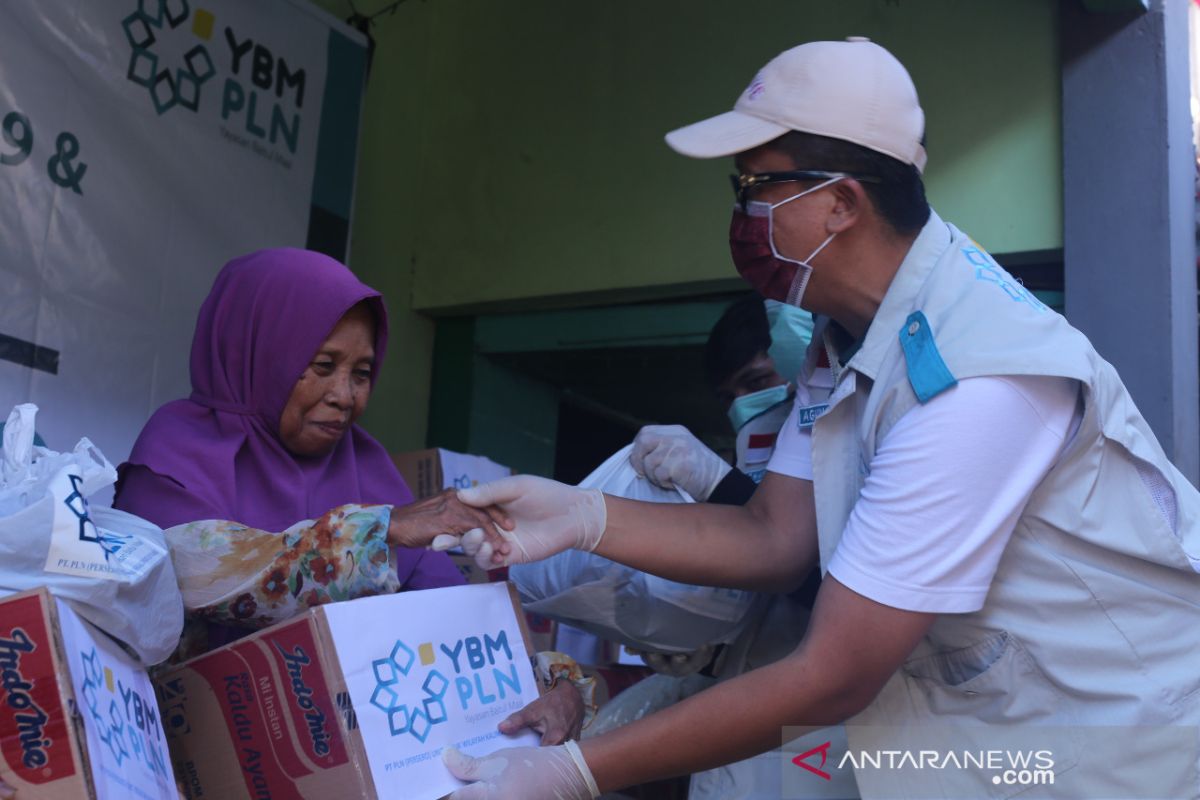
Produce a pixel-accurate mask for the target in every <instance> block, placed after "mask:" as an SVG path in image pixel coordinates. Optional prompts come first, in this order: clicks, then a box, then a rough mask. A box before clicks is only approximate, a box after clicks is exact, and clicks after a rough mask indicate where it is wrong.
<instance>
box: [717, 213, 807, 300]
mask: <svg viewBox="0 0 1200 800" xmlns="http://www.w3.org/2000/svg"><path fill="white" fill-rule="evenodd" d="M756 206H761V209H759V208H756ZM761 210H765V212H766V213H765V214H762V213H755V212H760V211H761ZM729 253H730V255H731V256H733V265H734V266H735V267H737V271H738V274H739V275H741V276H742V278H744V279H745V281H746V282H747V283H749V284H750V285H751V286H753V287H754V291H756V292H758V293H759V294H760V295H762V296H763V297H764V298H766V299H767V300H778V301H779V302H781V303H783V302H787V297H788V292H789V291H790V290H791V288H792V282H793V281H794V280H795V278H796V272H797V271H798V270H799V269H800V267H799V265H797V264H795V263H792V262H788V261H784V260H783V259H781V258H778V257H777V256H776V255H775V248H773V247H772V246H771V206H770V205H769V204H767V203H748V204H747V210H746V211H742V210H741V209H740V208H734V209H733V218H732V219H731V220H730V222H729Z"/></svg>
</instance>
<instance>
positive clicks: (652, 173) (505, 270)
mask: <svg viewBox="0 0 1200 800" xmlns="http://www.w3.org/2000/svg"><path fill="white" fill-rule="evenodd" d="M319 5H322V6H323V7H325V8H326V9H327V10H330V11H332V12H333V13H334V14H336V15H337V16H339V17H343V18H344V17H345V16H347V15H348V13H349V4H348V3H347V2H345V0H320V2H319ZM357 5H358V7H359V8H360V10H363V11H367V12H370V11H373V10H375V9H376V8H379V7H382V6H384V5H385V2H384V0H373V2H372V1H371V0H358V2H357ZM1056 9H1057V3H1056V2H1054V0H836V2H833V1H832V0H820V1H819V0H653V1H652V2H646V1H645V0H640V1H638V2H635V0H609V2H604V3H582V2H574V3H564V2H561V0H521V2H495V0H409V2H406V3H404V4H402V5H401V6H400V7H399V8H398V10H397V11H396V13H395V14H394V15H387V16H383V17H381V18H380V19H379V21H378V24H377V25H376V27H375V28H374V30H373V33H374V36H375V38H376V40H377V42H378V48H377V51H376V56H375V65H374V70H373V72H372V75H371V79H370V84H369V88H368V94H367V100H366V111H365V119H364V124H365V131H364V137H363V148H362V152H361V159H360V166H359V185H358V195H357V204H356V209H355V214H356V217H355V223H354V231H353V240H352V246H353V254H352V262H353V263H352V266H354V268H355V269H356V270H358V271H359V272H360V274H361V275H363V277H364V278H365V279H366V280H367V281H368V282H370V283H372V284H374V285H375V286H377V287H378V288H380V289H381V290H383V291H384V292H385V293H386V295H387V297H388V300H389V305H390V307H391V309H392V314H393V327H394V333H393V339H392V341H393V345H392V351H391V353H390V355H389V357H388V366H387V369H386V371H385V374H384V377H383V379H382V380H381V383H380V386H379V388H378V390H377V394H376V397H375V398H374V400H373V403H372V408H371V410H370V411H368V416H367V419H366V422H367V424H368V425H369V426H370V427H371V429H372V430H373V431H374V432H375V433H376V434H377V435H379V436H381V438H383V439H384V441H385V442H386V443H387V444H388V445H389V446H391V447H392V448H394V449H401V448H403V449H407V448H410V447H418V446H421V445H423V444H424V440H425V419H426V412H427V403H428V396H429V385H430V369H431V366H430V362H431V353H432V348H433V345H432V337H433V328H432V324H431V322H430V321H429V320H428V318H427V317H424V316H421V315H420V314H416V313H414V312H413V311H412V309H419V310H420V311H421V312H424V313H426V314H444V313H451V312H463V311H474V310H489V311H492V310H505V311H511V310H531V309H542V308H550V307H555V306H559V307H562V306H572V305H576V306H577V305H596V304H601V303H612V302H620V301H624V300H633V299H639V300H640V299H651V298H659V297H670V296H680V295H684V294H696V293H701V292H708V291H714V290H717V289H721V290H724V289H731V288H736V287H737V285H738V283H737V281H736V278H735V276H734V275H733V272H732V268H731V266H730V264H729V260H728V255H727V245H726V241H725V236H726V231H727V226H728V213H729V202H730V201H729V196H728V192H729V190H728V183H727V179H726V177H725V176H726V174H727V173H728V172H729V171H730V165H729V163H728V161H727V160H721V161H714V162H696V161H691V160H689V159H685V158H682V157H679V156H677V155H675V154H674V153H673V152H671V151H670V150H669V149H668V148H667V147H666V146H665V144H663V142H662V135H663V134H664V133H665V132H666V131H668V130H670V129H672V128H674V127H676V126H679V125H682V124H686V123H689V122H693V121H695V120H697V119H700V118H702V117H705V116H708V115H711V114H714V113H718V112H720V111H724V110H726V109H727V108H729V107H730V106H731V105H732V103H733V101H734V100H735V99H736V97H737V95H738V94H739V93H740V91H741V90H742V89H743V88H744V86H745V84H746V83H747V82H748V81H749V80H750V78H751V77H752V76H753V74H754V72H755V70H757V69H758V67H760V66H761V65H762V63H763V62H764V61H765V60H766V59H767V58H769V57H770V56H771V55H773V54H774V53H777V52H779V51H781V50H783V49H786V48H787V47H789V46H792V45H794V44H796V43H799V42H801V41H805V40H809V39H817V38H841V37H844V36H846V35H851V34H857V35H866V36H870V37H871V38H873V39H875V40H876V41H878V42H880V43H882V44H884V45H885V46H887V47H888V48H889V49H891V50H892V51H893V52H895V53H896V55H897V56H898V57H899V58H900V59H901V60H902V61H904V62H905V63H906V64H907V65H908V67H909V68H910V70H911V72H912V73H913V77H914V80H915V81H916V84H917V87H918V90H919V92H920V93H921V97H922V102H923V105H924V107H925V109H926V114H927V117H928V136H927V139H928V150H929V158H930V160H929V167H928V170H927V174H926V178H927V183H928V187H929V195H930V198H931V200H932V201H933V203H934V204H935V206H936V207H937V208H938V209H939V211H940V212H941V213H942V214H943V216H945V217H946V218H947V219H950V220H952V221H954V222H955V223H957V224H958V225H959V226H960V227H962V228H964V229H965V230H967V231H969V232H970V233H971V234H972V235H973V236H974V237H975V238H976V239H978V240H979V241H980V242H981V243H983V244H984V245H985V246H986V247H988V248H989V249H991V250H992V251H994V252H997V253H1006V252H1017V251H1024V250H1041V249H1047V248H1057V247H1060V246H1061V243H1062V226H1061V181H1060V175H1061V153H1060V151H1061V143H1060V132H1059V108H1060V100H1059V93H1060V72H1059V59H1058V52H1057V39H1058V36H1057V18H1056Z"/></svg>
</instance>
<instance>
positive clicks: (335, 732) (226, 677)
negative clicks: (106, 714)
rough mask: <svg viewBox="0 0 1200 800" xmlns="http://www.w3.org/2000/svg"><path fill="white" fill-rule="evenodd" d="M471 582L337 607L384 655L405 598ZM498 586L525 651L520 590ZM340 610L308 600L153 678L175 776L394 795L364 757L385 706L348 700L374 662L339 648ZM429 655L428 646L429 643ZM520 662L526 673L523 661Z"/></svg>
mask: <svg viewBox="0 0 1200 800" xmlns="http://www.w3.org/2000/svg"><path fill="white" fill-rule="evenodd" d="M472 588H475V589H482V588H484V587H451V588H449V589H430V590H426V591H422V592H411V593H408V592H406V593H401V594H397V595H387V596H382V597H369V598H362V599H360V600H351V601H348V602H346V603H338V604H336V606H339V607H343V608H346V609H350V608H353V609H355V611H354V612H353V615H360V616H361V622H362V626H363V634H362V636H361V637H357V638H359V639H361V640H362V641H363V642H368V643H372V644H373V646H374V645H377V647H378V649H379V651H380V654H381V655H386V652H387V650H388V649H389V648H390V647H391V645H390V644H389V642H390V641H392V640H393V639H394V638H395V631H396V630H397V629H398V628H399V629H403V628H404V625H405V622H404V620H405V619H406V616H405V615H406V614H410V613H411V612H410V611H408V610H407V608H408V606H406V605H405V601H406V600H411V599H413V596H414V595H421V596H422V598H421V599H422V600H430V599H432V598H436V597H439V596H449V595H442V594H440V593H451V592H460V593H461V592H462V591H463V590H469V589H472ZM495 588H496V591H494V592H486V593H485V594H486V595H487V597H488V601H487V602H489V603H493V604H494V603H496V602H497V597H498V598H500V599H499V600H498V602H499V603H501V604H505V605H506V607H507V604H506V602H505V601H506V600H507V602H509V603H511V604H512V608H511V609H510V610H509V612H510V613H512V614H515V617H516V620H515V623H516V625H517V626H518V628H519V630H520V634H519V636H520V638H521V639H522V641H523V642H524V647H525V649H526V650H528V648H529V646H530V645H529V635H528V631H527V630H525V628H524V624H523V622H524V620H523V615H522V614H521V613H520V605H519V603H518V601H517V599H516V593H515V590H514V589H513V588H512V587H511V586H509V587H507V588H506V587H499V586H498V587H495ZM480 596H481V597H482V596H483V595H480ZM492 607H494V605H493V606H492ZM358 609H363V610H362V611H359V610H358ZM333 614H334V606H322V607H318V608H314V609H311V610H309V611H308V612H306V613H305V614H303V615H301V616H299V617H297V618H295V619H294V620H290V621H288V622H284V623H280V624H279V625H274V626H272V627H270V628H266V629H264V630H262V631H259V632H257V633H255V634H253V635H251V636H248V637H246V638H244V639H240V640H238V641H236V642H234V643H232V644H229V645H226V646H225V647H222V648H220V649H218V650H214V651H213V652H211V653H206V654H205V655H202V656H198V657H197V658H194V659H192V660H191V661H188V662H187V663H185V664H182V665H180V666H177V667H175V668H173V669H171V670H169V671H167V672H165V673H164V674H162V675H160V676H158V677H157V678H156V683H157V686H158V691H159V698H160V705H161V708H162V714H163V719H164V726H165V728H166V730H167V735H168V737H169V741H170V743H171V752H172V758H173V760H174V763H175V772H176V776H177V778H178V780H179V783H180V785H181V786H182V789H183V791H184V793H185V795H186V796H187V797H188V798H220V799H221V800H237V799H239V798H258V797H272V798H320V800H325V799H326V798H342V797H345V798H374V797H377V796H381V795H383V796H394V795H389V794H387V793H386V792H382V791H377V787H376V783H375V780H374V778H373V774H377V773H378V769H377V770H376V771H375V773H373V771H372V769H371V764H370V763H369V761H368V756H367V754H368V752H369V750H370V748H371V746H375V745H370V744H369V743H368V742H367V741H365V740H364V735H370V730H371V727H370V726H369V725H368V724H367V722H365V721H364V720H365V719H366V718H365V717H364V716H363V715H375V717H379V716H380V715H382V714H383V712H381V711H379V710H378V709H377V708H375V707H372V706H371V704H370V703H368V704H366V706H365V707H363V706H362V704H360V705H359V707H355V704H354V703H353V702H352V700H351V690H352V688H353V686H352V685H351V683H350V682H351V681H352V680H353V676H355V675H361V674H363V672H368V673H369V672H370V670H371V669H372V668H373V667H372V665H371V663H370V662H369V661H368V662H363V661H361V660H355V659H354V658H353V657H352V656H347V655H346V654H345V653H344V652H339V650H338V648H337V647H336V646H335V644H334V637H335V635H336V630H337V629H336V627H335V625H334V623H335V622H336V620H335V619H333ZM510 618H511V617H510ZM404 636H405V638H408V635H407V633H406V634H404ZM425 647H426V646H425V645H422V653H425V652H426V651H425V650H424V648H425ZM427 652H428V653H429V654H431V655H432V654H433V653H434V648H433V647H432V646H429V650H428V651H427ZM447 652H450V651H447ZM421 663H422V664H424V663H426V662H425V657H424V655H423V656H422V659H421ZM417 669H420V667H419V666H418V668H417ZM524 669H525V670H527V671H528V670H529V667H528V665H527V664H526V666H525V667H524ZM405 674H407V672H406V673H405ZM415 674H416V671H414V675H415ZM447 674H452V673H449V672H448V673H447ZM529 674H530V677H532V672H530V673H529ZM385 688H386V687H385ZM381 696H382V695H381ZM535 696H536V694H535ZM375 717H372V718H371V719H375ZM364 731H366V734H364ZM372 741H377V740H372ZM406 741H407V740H406ZM422 741H424V739H423V738H422ZM377 766H378V765H377ZM388 788H389V789H391V790H393V791H394V786H390V787H388ZM405 796H406V795H405Z"/></svg>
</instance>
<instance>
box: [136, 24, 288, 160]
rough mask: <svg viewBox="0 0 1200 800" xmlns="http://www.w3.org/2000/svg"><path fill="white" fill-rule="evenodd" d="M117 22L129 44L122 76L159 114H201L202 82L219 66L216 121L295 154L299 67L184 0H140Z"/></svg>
mask: <svg viewBox="0 0 1200 800" xmlns="http://www.w3.org/2000/svg"><path fill="white" fill-rule="evenodd" d="M121 27H122V28H123V29H124V31H125V39H126V40H127V41H128V42H129V47H130V55H129V68H128V70H127V71H126V74H125V77H126V78H128V79H129V80H130V81H132V82H133V83H136V84H137V85H138V86H142V87H144V88H145V89H146V91H147V93H148V94H149V96H150V102H151V103H152V104H153V106H154V110H155V111H156V112H157V113H158V114H159V115H160V116H161V115H163V114H166V113H167V112H168V111H171V110H172V109H175V108H183V109H187V110H188V111H192V112H196V111H199V110H200V105H201V102H202V101H203V97H204V96H205V95H206V88H205V87H206V85H207V84H208V82H209V81H210V80H212V79H213V78H214V77H216V76H217V73H218V72H219V71H223V72H224V73H225V80H224V83H223V84H222V87H221V120H222V121H223V122H225V123H228V124H231V125H233V126H235V127H237V128H238V130H239V132H244V133H246V134H249V135H250V136H251V137H254V138H256V139H260V140H262V141H265V142H267V143H269V144H271V145H283V146H285V147H286V148H287V149H288V152H290V153H291V154H292V155H295V154H296V147H297V145H298V143H299V139H300V110H301V109H302V108H303V107H304V89H305V79H306V74H305V70H304V68H303V67H300V68H296V67H294V66H293V65H290V64H288V62H287V61H286V60H284V58H283V57H282V56H276V55H275V54H274V53H273V52H272V51H271V49H270V48H269V47H268V46H267V45H266V44H263V43H262V42H259V41H256V40H255V39H254V38H253V37H251V36H247V35H244V34H243V33H241V32H239V31H236V30H234V28H233V27H232V26H230V25H219V24H218V20H217V18H216V15H215V14H214V13H213V12H212V11H209V10H207V9H204V8H196V9H194V10H193V9H192V7H191V6H190V4H189V3H188V0H137V2H136V6H135V8H134V10H133V12H132V13H131V14H129V15H128V16H127V17H125V18H124V19H123V20H121ZM214 38H215V41H214Z"/></svg>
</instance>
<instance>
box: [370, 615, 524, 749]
mask: <svg viewBox="0 0 1200 800" xmlns="http://www.w3.org/2000/svg"><path fill="white" fill-rule="evenodd" d="M418 661H419V662H420V665H419V666H420V667H421V668H420V669H418V668H417V666H418ZM371 669H372V671H373V672H374V674H375V690H374V692H372V693H371V705H373V706H375V707H376V708H378V709H379V710H380V711H383V712H384V713H386V714H387V715H388V730H389V731H390V732H391V734H392V736H401V735H405V734H407V735H410V736H412V737H413V738H414V739H416V740H417V741H419V742H422V743H423V742H425V740H426V739H427V738H428V737H429V733H430V731H431V730H433V728H434V726H435V725H439V724H441V723H444V722H445V721H446V720H447V719H448V718H449V716H450V715H451V714H455V715H462V716H463V717H465V718H467V719H471V718H472V716H474V715H476V714H479V713H487V712H488V711H489V710H490V709H491V708H493V707H495V706H497V705H498V704H501V703H503V702H504V701H505V700H507V699H509V698H513V697H520V694H521V676H520V673H519V671H518V669H517V662H515V661H514V660H513V653H512V648H510V647H509V644H508V633H507V632H506V631H500V632H499V633H498V634H496V636H494V637H493V636H490V635H488V634H484V635H482V636H468V637H466V638H464V639H459V640H457V641H455V642H452V643H450V642H443V643H440V644H438V646H437V648H436V650H435V649H434V645H433V643H432V642H425V643H424V644H421V645H419V646H418V647H417V649H416V650H415V651H414V650H413V649H412V648H411V647H409V646H408V645H407V644H405V643H404V642H403V641H401V640H396V643H395V645H393V646H392V651H391V653H390V654H389V655H388V656H387V657H386V658H379V659H375V660H374V661H372V662H371ZM447 676H451V677H447Z"/></svg>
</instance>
